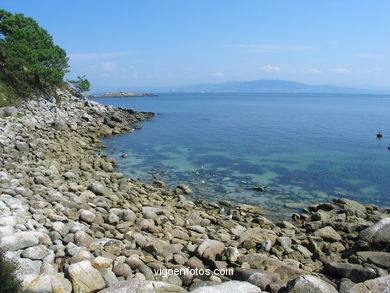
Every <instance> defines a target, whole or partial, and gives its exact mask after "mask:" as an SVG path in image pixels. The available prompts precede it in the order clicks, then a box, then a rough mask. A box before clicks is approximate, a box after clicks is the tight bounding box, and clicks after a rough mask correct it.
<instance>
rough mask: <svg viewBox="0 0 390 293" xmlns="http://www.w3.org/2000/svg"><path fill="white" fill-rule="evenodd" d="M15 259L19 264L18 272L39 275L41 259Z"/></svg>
mask: <svg viewBox="0 0 390 293" xmlns="http://www.w3.org/2000/svg"><path fill="white" fill-rule="evenodd" d="M15 260H16V262H17V263H18V264H19V268H18V273H20V274H21V275H39V273H40V271H41V266H42V262H41V261H39V260H31V259H28V258H19V259H15Z"/></svg>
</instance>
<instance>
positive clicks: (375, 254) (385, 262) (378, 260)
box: [356, 251, 390, 269]
mask: <svg viewBox="0 0 390 293" xmlns="http://www.w3.org/2000/svg"><path fill="white" fill-rule="evenodd" d="M356 254H357V256H358V257H359V258H361V259H362V260H363V261H364V262H371V263H373V264H375V265H376V266H378V267H380V268H383V269H390V253H389V252H383V251H358V252H357V253H356Z"/></svg>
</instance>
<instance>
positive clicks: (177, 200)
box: [0, 91, 390, 293]
mask: <svg viewBox="0 0 390 293" xmlns="http://www.w3.org/2000/svg"><path fill="white" fill-rule="evenodd" d="M56 95H57V99H56V100H57V101H59V100H61V101H62V102H61V103H60V104H58V103H57V104H56V103H55V99H53V100H52V101H47V100H32V101H29V102H26V103H25V104H23V105H22V106H20V107H19V108H3V109H0V248H1V249H4V250H5V251H6V255H7V257H9V258H13V259H14V260H15V261H17V262H18V264H19V270H18V275H19V278H20V279H21V281H22V287H23V291H24V292H31V293H32V292H56V293H60V292H64V293H70V292H102V293H114V292H126V293H131V292H195V293H206V292H211V293H213V292H224V293H226V292H251V293H252V292H253V293H254V292H280V293H283V292H319V293H322V292H323V293H328V292H329V293H331V292H344V293H347V292H350V293H365V292H389V291H388V290H389V288H390V275H389V271H390V211H389V210H382V209H381V208H380V207H377V206H374V205H370V206H363V205H361V204H360V203H358V202H355V201H352V200H349V199H345V198H337V199H334V200H333V202H328V203H319V204H316V205H312V206H309V207H307V208H305V209H303V212H302V213H301V214H294V215H292V219H291V221H280V222H272V221H270V220H269V219H267V218H266V216H265V215H264V211H263V210H262V209H261V208H260V207H256V206H250V205H245V204H233V203H231V202H228V201H219V202H208V201H204V200H196V201H191V200H189V198H188V195H189V194H191V192H192V190H191V189H190V187H189V186H187V185H185V184H181V185H179V186H177V187H176V188H175V189H169V188H167V187H166V184H165V183H164V182H162V181H155V182H153V184H146V183H143V182H139V181H137V180H134V179H130V178H126V177H125V175H124V174H121V173H119V172H117V171H116V169H115V166H116V162H115V160H114V159H112V158H110V157H108V156H107V155H106V154H105V153H104V152H103V149H102V145H101V144H99V138H100V137H103V136H110V135H116V134H121V133H123V132H129V131H132V125H134V123H138V122H141V121H143V120H145V119H149V118H152V117H153V113H140V112H135V111H132V110H128V109H123V108H115V107H112V106H103V105H101V104H98V103H96V102H93V101H89V100H87V99H83V98H77V97H74V96H73V95H72V94H71V93H69V92H67V91H57V93H56ZM178 272H180V273H178ZM184 272H187V273H184ZM188 272H190V273H188ZM206 272H207V273H206ZM210 272H211V273H210ZM217 272H218V273H217ZM222 273H223V274H222Z"/></svg>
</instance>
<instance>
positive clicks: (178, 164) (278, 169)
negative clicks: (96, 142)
mask: <svg viewBox="0 0 390 293" xmlns="http://www.w3.org/2000/svg"><path fill="white" fill-rule="evenodd" d="M93 100H95V101H98V102H100V103H103V104H106V105H114V106H121V107H126V108H131V109H134V110H137V111H147V112H155V114H156V115H155V117H154V118H153V119H150V120H147V121H145V122H142V123H137V125H140V126H141V127H142V129H140V130H136V129H135V130H134V131H133V132H132V133H126V134H123V135H116V136H112V137H108V138H104V139H102V143H103V145H105V146H106V148H105V149H104V152H106V153H107V154H108V155H110V156H112V157H114V158H115V159H116V160H117V162H118V166H117V170H118V171H120V172H123V173H124V174H125V175H126V176H127V177H129V178H134V179H139V180H141V181H143V182H146V183H150V184H152V182H153V181H154V180H163V181H164V182H166V183H167V185H168V186H169V187H171V188H175V187H176V186H177V185H179V184H182V183H184V184H186V185H188V186H189V187H190V188H191V189H192V191H193V193H192V194H191V195H188V199H190V200H196V199H205V200H207V201H213V202H218V201H220V200H228V201H231V202H233V203H240V204H251V205H256V206H260V207H261V208H263V209H264V210H265V211H266V213H268V214H269V215H271V216H272V217H276V218H287V217H290V216H291V214H293V213H299V212H301V210H302V208H303V207H306V206H308V205H311V204H317V203H320V202H329V201H331V200H332V198H335V197H344V198H349V199H352V200H356V201H358V202H360V203H363V204H375V205H377V206H379V207H380V208H388V207H390V149H389V147H390V95H357V94H350V95H349V94H298V93H270V94H268V93H162V94H159V95H158V96H155V97H130V98H95V99H93ZM133 126H135V125H133ZM379 131H380V132H381V133H383V137H382V138H380V139H379V138H377V137H376V134H377V133H378V132H379ZM254 186H264V187H266V188H265V190H264V191H256V190H253V187H254Z"/></svg>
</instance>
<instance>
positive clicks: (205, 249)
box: [197, 239, 225, 260]
mask: <svg viewBox="0 0 390 293" xmlns="http://www.w3.org/2000/svg"><path fill="white" fill-rule="evenodd" d="M224 249H225V245H224V244H223V243H222V242H220V241H217V240H211V239H205V240H203V242H202V244H201V245H199V247H198V250H197V253H198V255H199V256H200V257H203V258H207V259H210V260H215V258H216V256H218V255H221V253H222V252H223V251H224Z"/></svg>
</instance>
